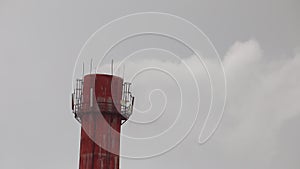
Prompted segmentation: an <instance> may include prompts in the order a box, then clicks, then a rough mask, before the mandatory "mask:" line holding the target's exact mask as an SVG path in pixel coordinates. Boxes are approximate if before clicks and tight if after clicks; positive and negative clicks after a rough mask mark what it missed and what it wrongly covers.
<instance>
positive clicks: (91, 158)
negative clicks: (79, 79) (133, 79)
mask: <svg viewBox="0 0 300 169" xmlns="http://www.w3.org/2000/svg"><path fill="white" fill-rule="evenodd" d="M122 85H123V79H122V78H120V77H116V76H112V75H104V74H90V75H86V76H85V77H84V85H83V103H84V104H83V107H82V110H81V113H80V114H79V115H80V119H81V142H80V161H79V169H119V152H120V130H121V120H122V119H123V117H122V116H121V115H120V113H119V112H120V109H121V105H120V100H121V99H122Z"/></svg>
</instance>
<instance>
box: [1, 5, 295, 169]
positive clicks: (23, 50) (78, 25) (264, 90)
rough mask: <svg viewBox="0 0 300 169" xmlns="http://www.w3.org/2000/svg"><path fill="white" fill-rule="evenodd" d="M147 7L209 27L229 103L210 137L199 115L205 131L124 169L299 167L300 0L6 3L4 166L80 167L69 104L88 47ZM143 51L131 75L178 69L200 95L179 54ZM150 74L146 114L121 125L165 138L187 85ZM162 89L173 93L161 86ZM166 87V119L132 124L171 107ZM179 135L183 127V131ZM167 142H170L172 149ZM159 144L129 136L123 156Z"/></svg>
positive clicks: (142, 100) (143, 100)
mask: <svg viewBox="0 0 300 169" xmlns="http://www.w3.org/2000/svg"><path fill="white" fill-rule="evenodd" d="M146 11H147V12H152V11H156V12H166V13H171V14H174V15H177V16H180V17H183V18H185V19H187V20H189V21H190V22H192V23H193V24H195V25H196V26H197V27H199V28H200V29H201V30H202V31H203V32H204V33H206V35H207V36H208V37H209V38H210V40H211V41H212V43H213V44H214V45H215V47H216V49H217V51H218V52H219V54H220V58H221V60H222V63H223V64H224V70H225V73H226V79H227V85H228V86H227V93H228V95H227V98H228V99H227V103H226V109H225V112H224V116H223V117H224V118H223V119H222V121H221V124H220V126H219V128H218V130H217V131H216V133H215V134H214V135H213V137H212V138H211V139H210V140H209V141H208V142H207V143H206V144H203V145H199V144H198V137H199V133H200V130H201V126H202V124H203V118H204V117H205V116H201V112H200V116H199V117H198V118H197V119H196V124H195V127H194V128H193V129H192V130H191V132H190V133H189V135H188V136H187V137H186V139H185V140H184V141H183V142H182V143H181V144H179V145H178V146H176V147H175V148H174V149H172V150H171V151H169V152H167V153H165V154H162V155H159V156H156V157H153V158H149V159H139V160H136V159H130V158H122V159H121V161H122V162H121V166H120V168H122V169H127V168H131V169H136V168H174V169H177V168H178V169H179V168H183V167H189V168H209V169H217V168H224V169H240V168H245V169H248V168H249V169H253V168H255V169H256V168H257V169H266V168H270V169H282V168H287V169H298V168H299V167H300V161H299V156H300V146H299V142H300V134H299V131H298V129H299V128H300V107H299V96H300V76H299V72H300V22H299V17H300V1H296V0H286V1H265V0H263V1H258V0H254V1H234V0H231V1H226V2H225V1H222V2H219V1H197V2H196V1H164V2H161V1H156V0H154V1H147V2H146V1H126V2H125V1H120V2H116V1H110V2H100V1H94V2H84V1H58V0H57V1H56V0H52V1H47V2H46V1H44V2H42V1H33V0H28V1H14V0H1V1H0V24H1V25H0V56H1V62H0V70H1V71H0V75H1V76H0V77H1V79H2V80H1V82H2V84H1V89H0V91H1V97H0V105H1V108H2V111H1V114H2V116H1V118H0V133H1V140H0V143H1V144H0V150H1V151H0V168H8V169H37V168H43V169H53V168H64V169H75V168H78V160H79V140H80V125H79V123H78V122H77V121H76V120H75V119H74V118H73V116H72V113H71V107H70V94H71V90H72V75H73V69H74V66H75V62H76V59H77V56H78V53H79V51H80V49H81V48H82V46H83V45H84V43H85V42H86V40H87V39H88V38H89V37H90V36H91V35H92V34H93V33H94V32H95V31H96V30H97V29H98V28H99V27H101V26H103V25H104V24H106V23H108V22H109V21H111V20H113V19H116V18H118V17H121V16H124V15H127V14H131V13H135V12H146ZM133 26H134V25H133ZM107 36H108V37H110V35H109V34H108V35H107ZM111 36H113V35H111ZM145 38H146V39H147V37H144V38H143V39H142V40H143V41H144V43H142V44H143V45H140V44H141V43H138V42H141V41H140V40H141V39H136V41H134V42H127V43H128V44H129V45H128V44H126V43H124V44H123V47H122V45H121V47H120V49H116V51H115V54H120V53H122V52H128V51H129V50H128V47H129V46H130V47H131V48H132V49H131V50H133V49H136V48H134V47H132V45H130V44H133V43H136V44H137V45H138V44H139V45H140V46H139V45H138V46H139V48H142V47H149V46H148V45H149V44H156V43H155V42H157V39H156V37H152V38H150V39H151V40H150V41H147V40H145ZM148 40H149V39H148ZM159 41H160V43H158V44H160V45H162V46H161V47H162V48H167V47H170V46H171V47H170V50H171V49H174V51H172V52H174V53H176V54H177V55H179V56H180V57H181V59H180V60H184V61H185V62H187V63H188V64H189V65H191V67H192V69H197V67H198V64H195V63H196V61H195V60H193V57H194V54H193V53H189V52H182V51H184V50H185V49H182V50H181V48H180V47H179V46H180V45H178V44H176V42H171V41H169V40H163V39H159ZM166 44H169V45H166ZM170 44H172V45H170ZM126 45H127V46H128V47H126ZM99 46H101V44H99ZM174 46H175V47H174ZM155 47H157V46H155ZM177 47H178V48H177ZM167 49H169V48H167ZM126 54H127V53H126ZM154 55H155V57H153V56H154ZM141 56H143V57H141ZM124 57H125V54H124ZM136 57H139V58H138V59H134V57H133V59H132V60H129V61H128V63H127V64H126V65H127V67H129V68H126V70H127V72H128V74H127V75H126V77H127V78H130V77H129V76H130V75H132V74H134V72H135V71H136V70H140V69H142V68H144V67H147V66H153V65H154V66H157V67H160V68H164V69H166V70H169V71H170V72H172V75H173V76H174V77H176V79H177V80H178V81H179V82H181V83H183V84H182V88H183V91H185V89H187V88H188V89H189V90H187V91H186V93H187V95H188V94H190V95H188V96H192V97H196V95H194V94H195V93H190V91H193V88H194V86H192V82H191V81H192V80H189V79H188V76H185V73H187V72H185V71H186V70H185V69H184V67H183V66H182V64H181V62H179V61H178V60H176V59H169V58H171V56H170V54H167V53H165V52H162V51H155V50H154V51H145V52H142V53H141V54H139V55H137V56H136ZM140 58H142V59H140ZM161 58H164V59H161ZM206 61H207V62H209V60H206ZM178 62H179V63H180V64H179V65H178ZM130 67H133V68H134V69H130ZM202 71H204V70H203V67H202V66H201V65H200V64H199V70H198V71H197V73H196V76H197V80H198V81H200V82H203V83H201V85H200V90H201V91H203V92H202V94H203V95H202V98H201V103H200V105H203V107H201V108H203V109H206V108H207V107H208V106H209V105H208V102H209V99H210V97H211V96H210V95H207V97H206V93H205V91H206V90H205V89H206V88H207V87H208V86H207V77H206V76H204V75H203V74H202V73H203V72H202ZM212 71H213V70H212ZM148 73H150V74H147V72H145V74H144V78H146V77H147V79H143V76H139V77H140V78H137V79H136V83H135V87H136V88H135V89H133V90H134V92H135V95H136V96H137V97H138V98H139V100H138V101H137V105H136V106H137V107H136V108H137V110H136V111H135V113H136V114H134V115H133V116H132V120H133V121H131V122H130V121H129V123H127V124H125V125H124V126H123V131H124V132H125V133H126V134H129V135H131V136H132V135H133V136H134V137H145V136H149V135H155V134H157V133H161V132H162V130H164V129H165V127H168V126H169V125H170V124H171V122H172V121H174V117H173V114H172V113H173V112H174V111H177V110H178V109H179V108H178V107H176V106H178V98H180V96H178V93H176V92H174V91H177V89H176V85H175V83H174V81H172V79H171V78H170V77H168V76H165V75H164V74H160V73H159V72H154V71H153V72H152V73H151V72H148ZM187 74H188V73H187ZM177 75H178V76H177ZM202 75H203V77H202ZM148 77H149V78H148ZM157 78H158V79H159V80H157ZM162 79H163V80H166V81H162ZM145 80H148V81H151V80H152V83H146V84H145V83H143V82H145ZM186 80H187V81H186ZM165 82H166V83H165ZM184 82H185V83H184ZM190 82H191V83H190ZM190 84H191V85H190ZM173 85H174V86H173ZM157 86H159V87H161V90H163V91H164V92H161V91H159V90H156V91H154V92H152V93H151V90H153V89H156V88H157ZM147 91H148V93H147ZM149 94H151V95H150V99H149V100H148V96H149ZM163 94H166V96H167V99H166V100H167V103H168V104H167V105H169V107H167V108H166V111H164V112H165V114H164V117H163V118H162V119H161V121H159V120H158V121H157V123H151V124H149V126H147V125H144V128H138V127H137V124H135V123H134V120H137V121H147V120H149V119H152V118H155V117H156V116H157V115H159V114H158V113H157V112H161V111H162V110H161V107H162V105H160V103H161V102H164V101H166V100H164V99H162V98H164V96H163ZM152 97H153V98H152ZM176 98H177V99H176ZM160 99H162V100H160ZM151 104H152V105H153V109H151V110H150V111H149V112H147V113H146V114H145V116H143V115H142V114H141V113H140V112H139V111H141V110H143V109H145V110H146V109H147V108H148V107H149V105H151ZM186 104H187V103H186ZM190 104H191V107H189V105H188V104H187V105H185V106H186V107H185V108H183V111H182V112H181V113H182V114H181V115H186V116H184V117H185V118H181V120H183V121H184V120H186V119H193V117H194V115H195V114H193V113H195V110H194V108H195V107H193V106H194V104H193V102H191V103H190ZM176 113H178V112H176ZM182 124H184V123H182ZM183 126H184V125H183ZM179 128H180V127H179ZM184 129H186V128H185V127H183V129H182V130H184ZM178 132H179V133H180V132H184V131H181V130H180V129H179V130H178ZM168 139H172V137H171V138H168ZM168 139H165V140H162V141H161V143H164V144H165V142H166V141H167V140H168ZM149 144H150V143H149ZM150 146H151V147H150ZM150 146H149V147H147V148H145V149H144V150H143V149H140V148H136V147H134V146H133V145H131V144H126V142H123V143H122V150H121V151H122V152H124V154H126V153H127V154H130V153H131V154H134V153H132V152H133V151H137V150H141V152H145V153H148V152H150V153H151V151H152V150H153V151H154V150H155V148H154V146H155V145H150ZM157 146H160V145H157Z"/></svg>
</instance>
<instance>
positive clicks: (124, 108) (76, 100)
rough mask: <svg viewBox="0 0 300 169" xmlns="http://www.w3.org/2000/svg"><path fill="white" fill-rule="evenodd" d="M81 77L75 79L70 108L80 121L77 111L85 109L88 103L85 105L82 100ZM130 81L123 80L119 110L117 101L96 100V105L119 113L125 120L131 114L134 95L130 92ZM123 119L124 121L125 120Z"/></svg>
mask: <svg viewBox="0 0 300 169" xmlns="http://www.w3.org/2000/svg"><path fill="white" fill-rule="evenodd" d="M83 84H84V83H83V79H76V86H75V90H74V91H73V93H72V110H73V113H74V116H75V118H76V119H77V120H78V121H79V122H80V116H79V113H81V112H82V110H86V108H87V107H89V105H86V104H85V103H84V101H83ZM130 86H131V83H129V82H124V83H123V90H122V99H121V101H120V107H121V110H118V109H117V108H116V107H118V105H119V103H115V102H113V101H112V100H111V101H105V102H102V101H97V104H98V107H100V109H101V110H111V111H112V112H118V113H120V114H121V115H122V116H123V117H124V118H125V119H126V120H127V119H128V118H129V117H130V116H131V114H132V111H133V104H134V97H133V96H132V93H131V92H130ZM126 120H125V121H126Z"/></svg>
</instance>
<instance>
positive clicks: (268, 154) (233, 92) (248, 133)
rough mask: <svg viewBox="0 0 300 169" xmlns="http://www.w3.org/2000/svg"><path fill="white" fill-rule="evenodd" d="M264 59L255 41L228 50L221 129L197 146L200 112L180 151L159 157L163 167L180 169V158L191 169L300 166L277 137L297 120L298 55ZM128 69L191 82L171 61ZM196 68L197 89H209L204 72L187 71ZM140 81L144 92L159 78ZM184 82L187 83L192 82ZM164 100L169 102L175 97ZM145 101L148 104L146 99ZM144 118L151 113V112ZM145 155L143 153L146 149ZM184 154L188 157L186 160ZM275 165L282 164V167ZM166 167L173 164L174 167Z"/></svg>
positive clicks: (154, 161) (143, 63)
mask: <svg viewBox="0 0 300 169" xmlns="http://www.w3.org/2000/svg"><path fill="white" fill-rule="evenodd" d="M266 58H267V57H266V56H265V55H264V52H263V49H262V48H261V47H260V45H259V43H258V42H257V41H256V40H254V39H252V40H249V41H246V42H236V43H235V44H234V45H233V46H232V47H231V48H230V49H229V50H228V52H227V54H226V55H225V57H224V59H223V63H224V68H225V72H226V75H227V76H226V77H227V83H228V96H227V106H226V110H225V114H224V119H223V120H222V122H221V126H220V128H219V129H218V130H217V133H216V134H215V135H214V136H213V138H212V140H211V141H209V142H208V143H207V144H204V145H201V146H199V145H197V138H198V136H199V132H200V128H201V124H200V123H203V115H204V114H201V113H200V116H201V117H199V118H198V120H197V124H196V127H195V128H194V129H193V131H192V132H191V133H190V135H189V136H188V138H187V139H186V140H185V141H184V142H183V143H182V144H181V145H180V146H179V147H182V148H178V147H177V148H175V149H174V150H172V151H171V152H169V153H167V154H165V155H164V157H165V158H166V159H168V160H170V161H164V165H165V167H172V168H182V167H183V164H182V163H181V162H180V161H182V159H184V160H188V161H189V164H190V166H193V167H194V168H197V167H196V166H205V167H208V168H214V167H215V168H228V169H229V168H230V169H232V168H276V166H274V165H272V164H274V163H275V162H276V163H279V164H281V165H282V164H283V163H289V164H290V166H293V167H294V168H297V167H299V165H297V161H296V158H292V156H293V155H295V154H297V152H296V153H295V152H291V151H289V150H291V148H286V146H287V145H285V144H283V143H284V142H285V141H282V140H284V139H290V138H282V137H281V136H282V135H283V136H284V134H282V132H283V131H284V132H287V131H288V132H289V130H288V129H287V128H289V121H290V120H292V119H299V117H300V109H299V96H300V78H299V72H300V55H299V54H296V55H295V56H293V57H289V58H286V59H282V58H281V59H279V58H276V57H268V59H266ZM185 61H186V62H190V64H189V65H190V66H192V67H193V66H194V65H195V60H194V59H193V58H187V59H185ZM206 62H207V63H209V60H206ZM131 64H134V65H131V66H132V67H135V68H143V67H147V65H156V66H159V67H163V68H165V69H168V70H169V71H171V72H173V73H174V74H177V76H176V79H177V80H178V81H180V82H181V81H184V80H190V79H186V78H187V77H186V76H185V74H184V73H183V71H182V69H183V65H182V64H178V63H176V62H161V61H153V60H152V61H147V60H143V61H140V62H138V63H131ZM209 64H210V63H209ZM197 66H198V70H199V71H197V72H196V76H198V78H199V79H200V80H199V81H200V82H202V84H201V85H200V90H201V89H202V90H205V89H207V85H209V84H208V83H207V82H205V80H207V79H206V78H205V73H203V71H204V69H203V68H201V67H200V66H199V65H196V66H195V67H193V68H192V69H194V68H197ZM128 71H130V70H128ZM145 78H147V79H148V82H149V83H144V84H142V86H140V87H145V85H146V86H147V85H148V87H149V86H151V85H152V84H153V83H151V81H155V83H156V82H157V81H159V79H160V78H159V76H147V77H145ZM161 78H164V77H161ZM188 82H189V83H191V81H188ZM161 84H163V83H161ZM143 85H144V86H143ZM166 86H168V85H166ZM187 87H188V86H186V85H185V84H183V86H182V88H187ZM168 90H171V91H172V90H173V89H172V88H171V89H170V88H168ZM171 93H172V92H171ZM189 94H191V93H189ZM174 96H176V95H174ZM205 97H207V98H209V92H206V93H205V92H204V98H205ZM169 99H170V100H172V99H174V98H169ZM155 100H156V99H153V100H151V101H152V102H153V105H155V104H156V103H155ZM157 100H159V99H157ZM170 100H168V101H170ZM204 100H205V99H204ZM208 100H209V99H208ZM144 101H147V99H146V100H144ZM171 102H172V101H171ZM158 105H159V104H158ZM207 105H208V102H205V101H204V103H202V106H204V107H207ZM187 106H190V107H193V106H194V105H193V103H192V102H191V103H190V105H187ZM176 108H177V107H176ZM176 108H175V109H176ZM169 110H172V109H169ZM186 110H187V109H186ZM202 110H203V109H202ZM148 113H150V114H151V111H150V112H148ZM183 113H184V114H185V116H187V118H189V114H190V113H191V112H188V111H184V112H183ZM190 117H191V116H190ZM140 118H142V116H141V117H140ZM181 118H182V120H183V121H187V122H188V120H187V119H185V117H181ZM168 120H174V119H173V118H166V119H165V121H168ZM165 124H169V123H165ZM153 125H156V129H158V128H160V127H162V126H163V125H162V124H160V125H157V124H155V123H154V124H153ZM293 126H295V125H291V126H290V128H289V129H290V132H291V133H294V132H293V129H294V128H293ZM127 127H128V126H127ZM283 127H284V130H283ZM125 131H126V127H125ZM130 131H131V132H133V133H134V132H135V131H138V130H135V128H134V127H132V128H130ZM142 131H145V132H147V130H141V131H140V132H142ZM291 133H290V134H291ZM144 134H145V133H144ZM287 135H289V134H287ZM292 135H293V138H298V139H299V138H300V134H296V133H294V134H292ZM170 139H172V138H170ZM292 143H293V145H288V146H289V147H295V148H296V147H298V145H297V144H296V143H295V142H292ZM127 148H128V147H127ZM127 148H126V149H127ZM130 148H133V149H127V150H124V151H133V150H134V147H130ZM144 151H147V149H145V150H144ZM282 152H284V153H285V154H286V155H285V157H289V156H291V158H285V159H284V160H283V159H280V158H279V157H280V154H281V153H282ZM298 154H299V153H298ZM186 155H188V156H189V157H188V158H187V156H186ZM278 158H279V159H278ZM160 159H163V157H160V158H153V159H147V160H143V163H138V162H137V161H136V160H130V159H123V167H125V168H127V167H129V166H131V165H135V166H138V165H139V164H140V165H143V164H145V163H149V165H150V166H151V165H153V166H152V168H153V167H158V166H156V165H158V164H162V162H161V161H160ZM274 160H276V161H274ZM280 160H283V161H282V162H281V161H280ZM165 163H174V165H171V164H170V165H169V164H165ZM271 166H272V167H271ZM277 166H280V165H277Z"/></svg>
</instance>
